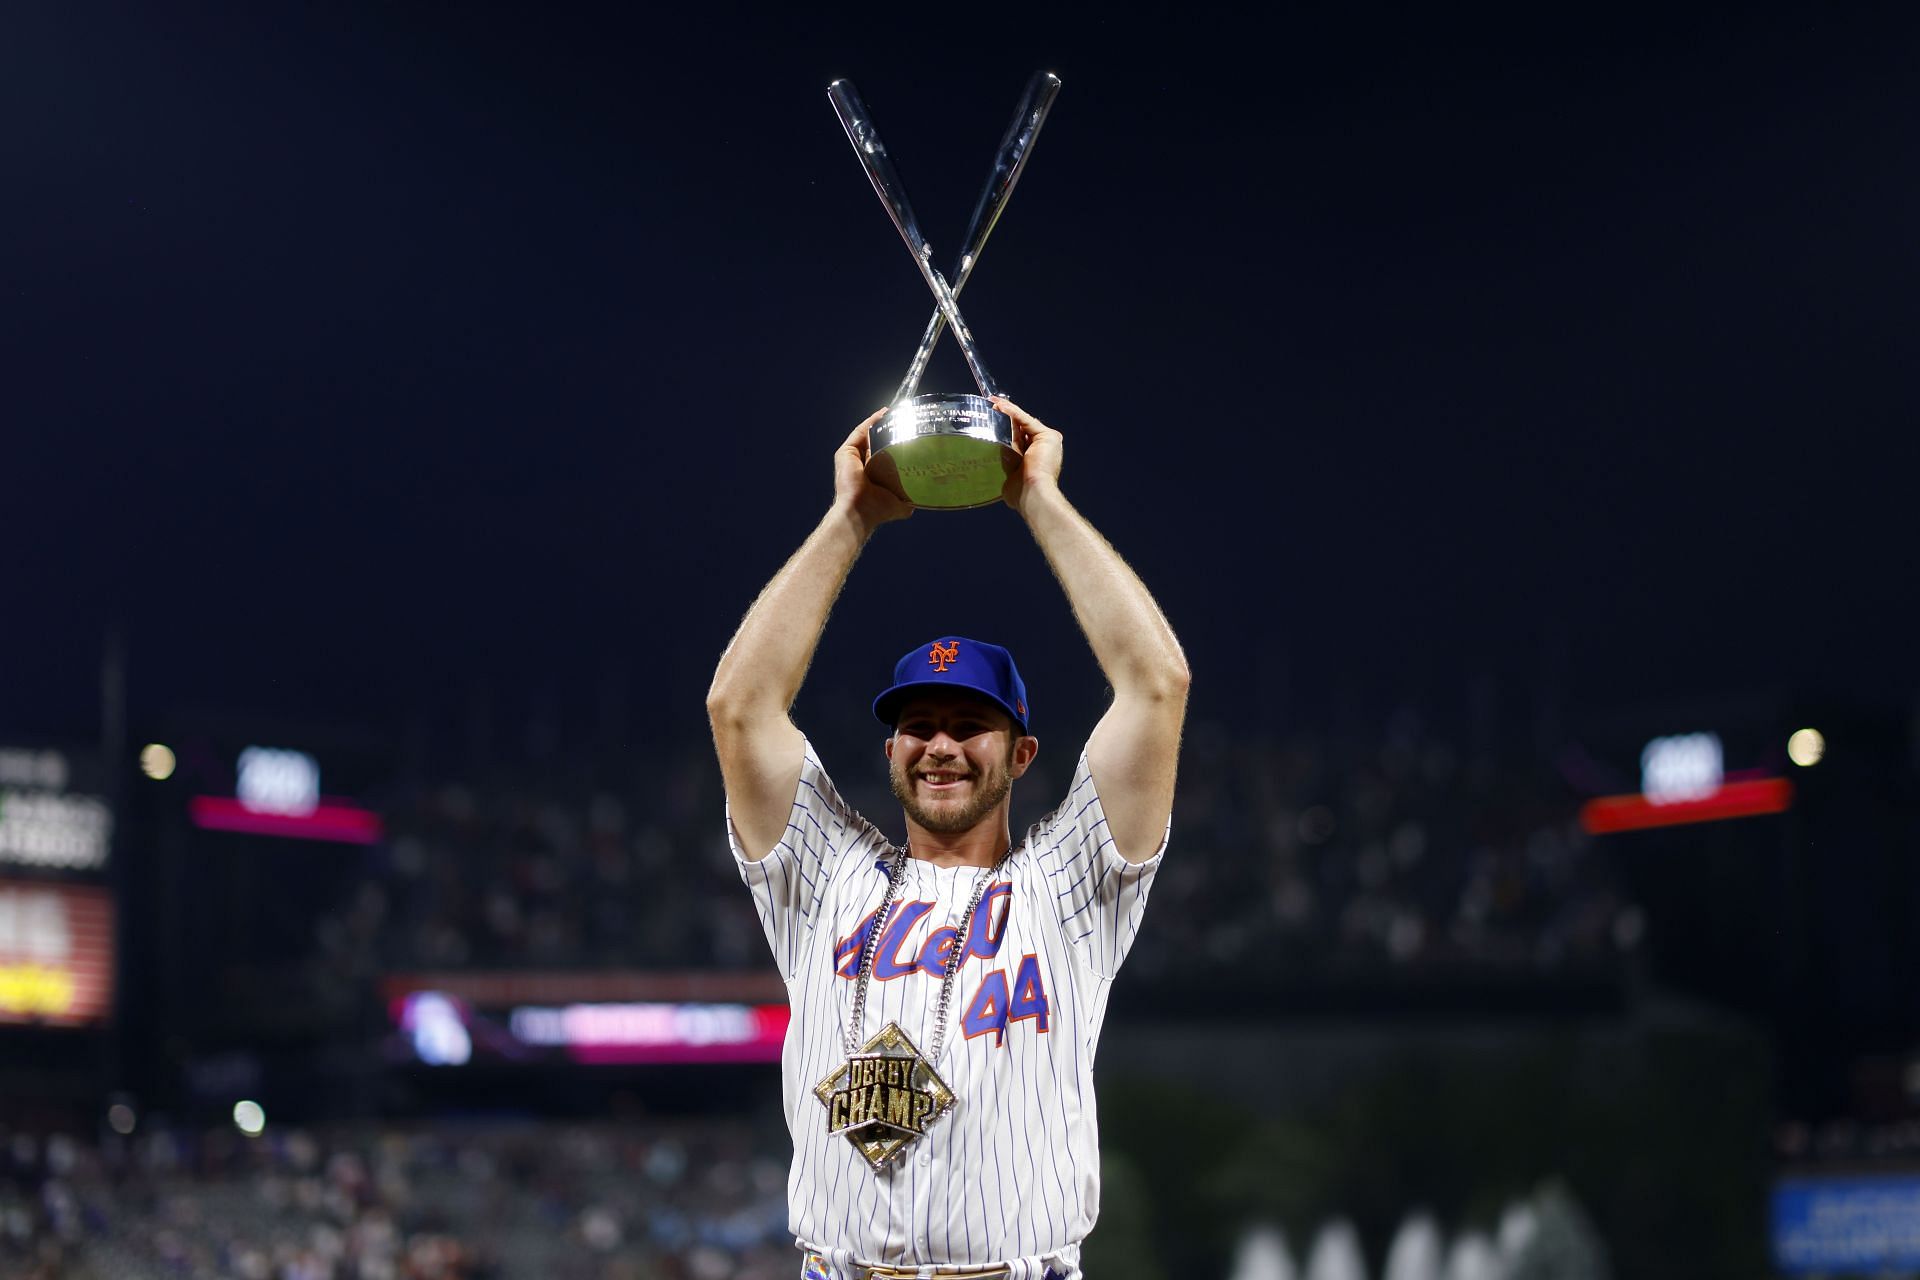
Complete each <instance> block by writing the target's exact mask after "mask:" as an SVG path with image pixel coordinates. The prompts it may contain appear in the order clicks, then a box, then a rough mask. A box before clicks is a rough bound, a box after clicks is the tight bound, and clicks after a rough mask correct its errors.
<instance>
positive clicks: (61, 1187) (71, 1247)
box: [0, 1119, 797, 1280]
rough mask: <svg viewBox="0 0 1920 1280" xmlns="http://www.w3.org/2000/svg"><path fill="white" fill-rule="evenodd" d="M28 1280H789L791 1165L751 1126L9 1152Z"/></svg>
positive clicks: (32, 1147) (112, 1140) (233, 1135)
mask: <svg viewBox="0 0 1920 1280" xmlns="http://www.w3.org/2000/svg"><path fill="white" fill-rule="evenodd" d="M0 1161H3V1162H4V1163H3V1164H0V1169H3V1170H4V1175H3V1176H0V1273H3V1274H5V1275H7V1276H10V1277H28V1278H31V1280H53V1278H55V1277H71V1278H73V1280H96V1278H97V1280H109V1278H112V1280H147V1278H149V1277H151V1278H153V1280H161V1278H163V1277H164V1278H168V1280H171V1278H173V1277H195V1278H196V1280H197V1278H201V1277H206V1278H213V1277H219V1278H220V1280H229V1278H231V1280H488V1278H489V1277H504V1276H541V1277H548V1278H550V1280H639V1278H640V1277H665V1278H668V1280H728V1278H729V1277H740V1278H741V1280H771V1278H772V1277H776V1276H777V1277H781V1278H782V1280H785V1278H786V1277H789V1276H791V1275H792V1274H793V1272H794V1270H795V1264H796V1259H797V1255H796V1254H795V1252H794V1249H793V1242H792V1238H791V1237H790V1236H789V1235H788V1234H787V1231H786V1194H785V1180H786V1169H785V1165H784V1162H783V1158H782V1157H781V1156H777V1155H775V1154H774V1153H772V1152H771V1151H770V1150H769V1149H768V1148H767V1147H766V1145H765V1143H764V1142H760V1141H758V1140H756V1138H755V1137H754V1136H753V1135H752V1134H750V1133H749V1131H748V1130H747V1128H746V1127H745V1126H744V1125H741V1124H739V1123H737V1122H729V1121H725V1120H717V1119H709V1120H704V1121H699V1122H694V1121H674V1122H662V1123H639V1122H626V1123H620V1122H613V1123H596V1124H593V1125H591V1126H567V1125H557V1124H552V1123H545V1124H538V1125H536V1124H532V1123H500V1122H495V1123H486V1124H482V1123H478V1122H470V1123H467V1124H461V1123H458V1122H449V1121H447V1120H444V1119H442V1120H440V1121H437V1122H435V1123H434V1124H433V1125H432V1126H431V1127H424V1126H422V1127H385V1128H379V1127H371V1126H361V1127H342V1128H337V1129H331V1130H312V1131H308V1130H299V1129H284V1130H283V1129H279V1128H271V1129H269V1130H268V1131H267V1132H266V1133H265V1134H264V1135H262V1136H260V1137H257V1138H245V1137H242V1136H241V1135H240V1134H239V1133H237V1132H236V1131H235V1130H234V1129H233V1128H231V1127H223V1128H219V1129H208V1130H204V1131H189V1130H179V1129H170V1128H166V1127H146V1126H143V1127H142V1129H141V1130H140V1131H139V1132H137V1133H135V1134H134V1135H132V1136H131V1137H128V1138H122V1137H120V1136H119V1135H117V1134H107V1135H104V1136H103V1137H102V1138H101V1139H99V1140H97V1141H88V1140H81V1139H77V1138H75V1137H73V1136H70V1135H65V1134H54V1135H52V1136H47V1137H43V1136H37V1135H30V1134H26V1133H16V1134H13V1135H9V1136H6V1137H3V1138H0Z"/></svg>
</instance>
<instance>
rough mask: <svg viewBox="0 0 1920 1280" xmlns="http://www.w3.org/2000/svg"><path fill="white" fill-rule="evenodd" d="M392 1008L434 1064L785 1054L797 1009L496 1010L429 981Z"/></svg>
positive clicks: (585, 1004) (676, 1004)
mask: <svg viewBox="0 0 1920 1280" xmlns="http://www.w3.org/2000/svg"><path fill="white" fill-rule="evenodd" d="M389 1012H390V1014H391V1016H392V1019H393V1025H394V1028H395V1030H396V1031H398V1032H399V1037H398V1040H399V1042H400V1043H401V1044H402V1045H403V1046H404V1048H403V1049H402V1054H403V1056H405V1057H407V1058H410V1059H412V1060H414V1061H417V1062H421V1063H425V1064H426V1065H428V1066H460V1065H464V1064H465V1063H467V1062H470V1061H475V1060H490V1061H494V1062H501V1061H508V1062H525V1063H549V1064H561V1063H568V1062H573V1063H581V1064H586V1065H593V1066H605V1065H613V1064H635V1063H669V1062H674V1063H678V1062H687V1063H694V1062H778V1061H779V1060H780V1051H781V1048H782V1046H783V1045H784V1044H785V1042H786V1035H787V1022H788V1019H789V1016H790V1011H789V1010H788V1007H787V1006H786V1005H785V1004H776V1003H764V1004H750V1003H744V1002H740V1003H736V1002H731V1001H726V1002H715V1001H581V1002H576V1003H572V1004H564V1005H519V1006H517V1007H515V1008H513V1009H511V1010H509V1011H507V1012H506V1013H505V1014H504V1016H489V1015H488V1014H484V1013H480V1012H476V1011H475V1009H474V1008H473V1006H472V1005H471V1004H469V1003H468V1002H467V1001H466V1000H464V999H462V998H461V997H459V996H457V995H454V994H452V993H449V992H447V991H439V990H425V989H412V990H407V991H405V992H404V993H398V992H397V993H396V994H395V995H394V996H393V997H392V1000H391V1003H390V1004H389Z"/></svg>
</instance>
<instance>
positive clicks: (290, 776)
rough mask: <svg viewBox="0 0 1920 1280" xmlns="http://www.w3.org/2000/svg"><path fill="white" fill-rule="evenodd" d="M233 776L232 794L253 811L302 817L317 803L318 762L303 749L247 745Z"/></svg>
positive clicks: (317, 806)
mask: <svg viewBox="0 0 1920 1280" xmlns="http://www.w3.org/2000/svg"><path fill="white" fill-rule="evenodd" d="M235 776H236V778H237V781H236V782H235V784H234V794H235V795H236V796H237V797H238V798H239V800H240V804H241V806H242V807H244V808H246V809H250V810H252V811H253V812H254V813H277V814H280V815H282V816H284V817H289V818H304V817H306V816H307V815H308V814H310V813H312V812H313V811H314V810H315V809H317V808H319V807H320V762H319V761H317V760H315V759H314V758H313V757H312V756H310V755H308V754H307V753H306V752H304V751H286V750H282V749H280V748H277V747H248V748H247V749H246V750H245V751H242V752H241V753H240V763H239V765H238V767H237V768H236V769H235Z"/></svg>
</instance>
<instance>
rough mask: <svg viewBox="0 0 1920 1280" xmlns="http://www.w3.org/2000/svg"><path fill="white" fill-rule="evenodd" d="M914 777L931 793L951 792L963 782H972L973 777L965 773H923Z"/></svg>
mask: <svg viewBox="0 0 1920 1280" xmlns="http://www.w3.org/2000/svg"><path fill="white" fill-rule="evenodd" d="M914 776H915V777H916V778H918V779H919V781H920V783H921V785H923V786H925V787H926V788H927V789H928V790H930V791H951V790H953V789H954V788H955V787H957V786H959V785H960V784H961V783H963V782H970V781H972V778H971V776H970V775H968V774H964V773H921V774H915V775H914Z"/></svg>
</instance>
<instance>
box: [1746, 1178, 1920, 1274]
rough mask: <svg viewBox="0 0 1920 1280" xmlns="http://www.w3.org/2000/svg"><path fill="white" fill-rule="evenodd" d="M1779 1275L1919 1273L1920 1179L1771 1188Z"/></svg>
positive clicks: (1809, 1181) (1821, 1181)
mask: <svg viewBox="0 0 1920 1280" xmlns="http://www.w3.org/2000/svg"><path fill="white" fill-rule="evenodd" d="M1773 1259H1774V1264H1775V1266H1777V1267H1778V1268H1779V1269H1780V1270H1782V1271H1788V1272H1819V1273H1822V1274H1825V1275H1875V1276H1882V1275H1894V1274H1896V1273H1909V1272H1913V1271H1916V1270H1920V1177H1915V1176H1913V1175H1911V1174H1909V1175H1906V1176H1900V1177H1896V1176H1887V1177H1829V1178H1790V1179H1787V1180H1786V1181H1783V1182H1781V1183H1780V1184H1779V1185H1778V1186H1776V1187H1775V1188H1774V1190H1773Z"/></svg>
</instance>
